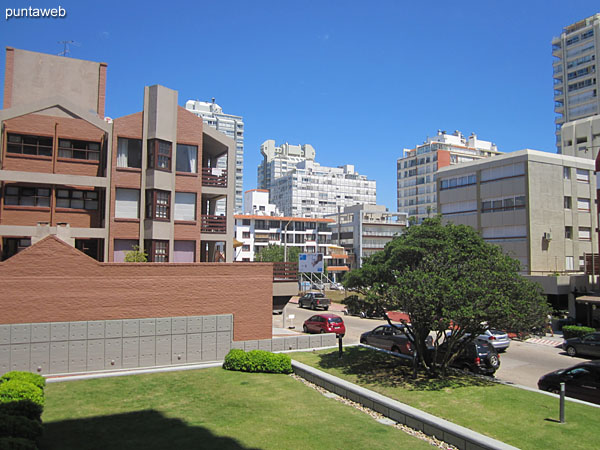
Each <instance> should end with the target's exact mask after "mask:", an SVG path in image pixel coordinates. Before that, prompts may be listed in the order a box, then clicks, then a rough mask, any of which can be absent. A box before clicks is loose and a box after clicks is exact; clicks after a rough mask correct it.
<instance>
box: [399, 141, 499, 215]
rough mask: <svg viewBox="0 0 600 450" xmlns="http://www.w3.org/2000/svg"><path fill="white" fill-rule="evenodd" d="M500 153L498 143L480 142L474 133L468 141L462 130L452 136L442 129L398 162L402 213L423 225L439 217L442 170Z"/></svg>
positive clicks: (408, 151) (410, 150)
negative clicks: (438, 205) (438, 190)
mask: <svg viewBox="0 0 600 450" xmlns="http://www.w3.org/2000/svg"><path fill="white" fill-rule="evenodd" d="M499 154H501V153H500V152H499V151H498V148H497V147H496V144H494V143H492V142H489V141H483V140H481V139H478V138H477V136H476V135H475V134H474V133H473V134H471V136H469V137H468V138H465V137H464V136H463V135H462V133H461V132H460V131H455V132H454V133H452V134H448V133H446V132H445V131H441V130H440V131H438V133H437V135H436V136H433V137H428V138H427V140H426V141H425V142H424V143H423V144H421V145H417V146H416V147H415V148H412V149H404V154H403V156H402V157H401V158H398V160H397V177H398V212H405V213H407V214H408V216H409V218H410V217H413V218H414V219H413V220H416V221H417V222H419V223H420V222H422V221H423V219H425V218H427V217H433V216H435V215H436V214H437V185H436V177H437V172H438V170H439V169H441V168H442V167H446V166H450V165H454V164H461V163H465V162H470V161H474V160H476V159H480V158H485V157H489V156H494V155H499ZM467 182H468V180H467Z"/></svg>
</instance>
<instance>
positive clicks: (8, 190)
mask: <svg viewBox="0 0 600 450" xmlns="http://www.w3.org/2000/svg"><path fill="white" fill-rule="evenodd" d="M4 204H5V205H6V206H13V205H14V206H34V207H40V208H49V207H50V189H48V188H33V187H22V186H6V187H5V188H4Z"/></svg>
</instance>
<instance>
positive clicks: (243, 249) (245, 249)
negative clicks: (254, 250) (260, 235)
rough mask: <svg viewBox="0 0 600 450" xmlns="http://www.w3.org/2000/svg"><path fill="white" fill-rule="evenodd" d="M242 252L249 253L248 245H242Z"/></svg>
mask: <svg viewBox="0 0 600 450" xmlns="http://www.w3.org/2000/svg"><path fill="white" fill-rule="evenodd" d="M242 251H243V252H249V251H250V246H249V245H242Z"/></svg>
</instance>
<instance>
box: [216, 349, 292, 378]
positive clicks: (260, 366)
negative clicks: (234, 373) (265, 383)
mask: <svg viewBox="0 0 600 450" xmlns="http://www.w3.org/2000/svg"><path fill="white" fill-rule="evenodd" d="M223 368H224V369H227V370H239V371H240V372H263V373H292V359H291V358H290V357H289V356H288V355H284V354H282V353H278V354H275V353H271V352H267V351H265V350H250V351H249V352H245V351H244V350H239V349H233V350H230V351H229V353H227V356H225V361H224V362H223Z"/></svg>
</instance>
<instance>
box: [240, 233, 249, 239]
mask: <svg viewBox="0 0 600 450" xmlns="http://www.w3.org/2000/svg"><path fill="white" fill-rule="evenodd" d="M242 239H250V232H249V231H242Z"/></svg>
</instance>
